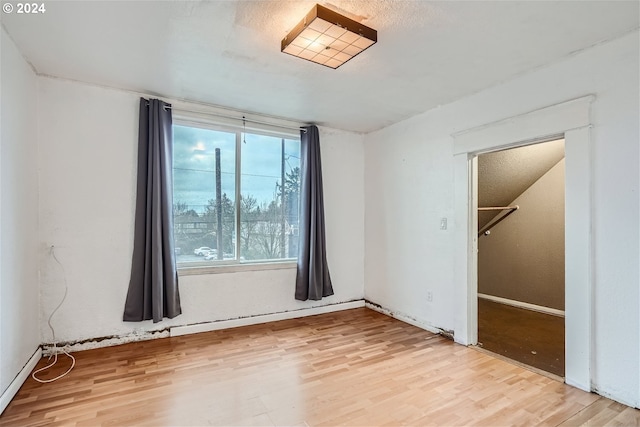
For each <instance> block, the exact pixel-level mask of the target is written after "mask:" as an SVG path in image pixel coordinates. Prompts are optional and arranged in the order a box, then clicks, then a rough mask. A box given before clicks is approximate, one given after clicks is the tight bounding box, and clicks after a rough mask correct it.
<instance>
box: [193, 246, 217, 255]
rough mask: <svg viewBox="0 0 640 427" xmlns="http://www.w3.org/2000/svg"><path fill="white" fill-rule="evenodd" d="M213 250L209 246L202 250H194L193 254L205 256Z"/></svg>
mask: <svg viewBox="0 0 640 427" xmlns="http://www.w3.org/2000/svg"><path fill="white" fill-rule="evenodd" d="M212 250H213V249H211V248H210V247H208V246H203V247H201V248H197V249H194V250H193V254H194V255H196V256H205V255H206V254H208V253H209V251H212Z"/></svg>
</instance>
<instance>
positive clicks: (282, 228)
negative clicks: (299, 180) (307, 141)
mask: <svg viewBox="0 0 640 427" xmlns="http://www.w3.org/2000/svg"><path fill="white" fill-rule="evenodd" d="M280 190H281V191H280V195H281V196H280V213H281V216H280V258H284V257H285V239H284V237H285V233H284V231H285V225H286V223H285V212H286V210H285V200H284V199H285V192H284V138H282V156H281V158H280Z"/></svg>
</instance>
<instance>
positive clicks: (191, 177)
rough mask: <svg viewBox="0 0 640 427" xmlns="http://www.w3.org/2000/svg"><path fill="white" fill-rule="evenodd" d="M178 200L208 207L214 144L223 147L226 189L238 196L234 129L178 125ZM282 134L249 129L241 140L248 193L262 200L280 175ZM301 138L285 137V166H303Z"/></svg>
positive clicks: (175, 156)
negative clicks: (230, 130) (257, 133)
mask: <svg viewBox="0 0 640 427" xmlns="http://www.w3.org/2000/svg"><path fill="white" fill-rule="evenodd" d="M173 140H174V141H173V168H174V172H173V185H174V188H173V200H174V203H177V202H182V203H187V204H188V205H189V208H192V209H194V210H196V211H197V212H202V211H204V208H205V206H206V205H207V202H208V200H209V199H215V188H216V187H215V149H216V148H220V164H221V180H222V192H223V193H226V194H227V196H228V197H229V198H231V199H232V200H233V199H234V198H235V193H236V192H235V188H234V187H235V182H234V174H235V163H236V160H235V145H236V137H235V133H229V132H222V131H214V130H210V129H201V128H194V127H186V126H178V125H174V127H173ZM281 141H282V138H277V137H271V136H264V135H256V134H246V135H244V136H243V142H242V143H241V150H242V155H241V160H242V172H243V174H242V176H241V187H242V194H243V195H252V196H253V197H255V198H256V199H257V200H258V203H262V202H269V201H271V200H273V198H274V192H275V189H276V183H277V182H279V181H280V159H281V156H282V154H281V149H282V142H281ZM299 159H300V143H299V141H298V140H291V139H285V171H287V172H289V171H290V170H291V169H293V168H295V167H299V166H300V160H299Z"/></svg>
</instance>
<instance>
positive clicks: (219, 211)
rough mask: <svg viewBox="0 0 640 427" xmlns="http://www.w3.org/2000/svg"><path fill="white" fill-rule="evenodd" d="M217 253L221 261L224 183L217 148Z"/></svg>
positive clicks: (222, 249)
mask: <svg viewBox="0 0 640 427" xmlns="http://www.w3.org/2000/svg"><path fill="white" fill-rule="evenodd" d="M216 221H217V223H218V224H217V229H216V252H217V256H218V259H219V260H221V259H222V258H223V255H224V248H223V247H222V246H223V243H222V182H221V175H220V149H219V148H216Z"/></svg>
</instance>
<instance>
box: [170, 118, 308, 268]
mask: <svg viewBox="0 0 640 427" xmlns="http://www.w3.org/2000/svg"><path fill="white" fill-rule="evenodd" d="M177 123H178V124H174V126H173V144H174V146H173V217H174V239H175V246H176V256H177V261H178V265H179V267H185V266H195V265H198V266H199V265H203V264H204V265H210V264H213V265H215V264H220V263H222V264H225V265H226V264H233V263H243V262H264V261H278V260H286V259H295V258H296V257H297V254H298V200H299V194H300V139H299V138H296V137H292V136H291V135H274V134H273V133H267V132H265V133H259V132H253V133H246V132H243V131H242V129H239V130H236V129H233V128H225V127H214V126H209V125H200V124H197V125H193V124H186V123H184V124H183V123H180V122H177Z"/></svg>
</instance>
